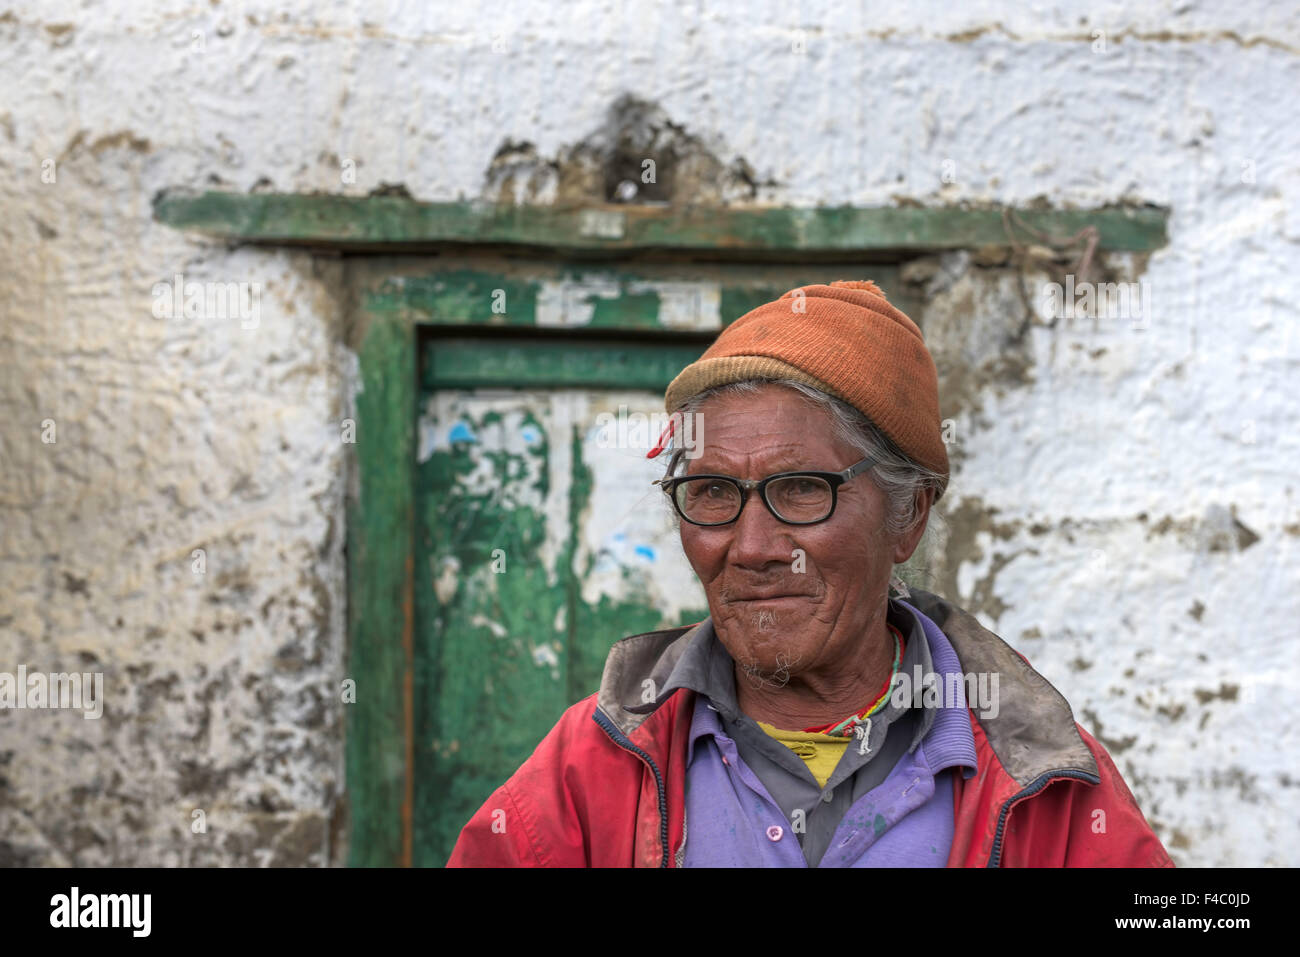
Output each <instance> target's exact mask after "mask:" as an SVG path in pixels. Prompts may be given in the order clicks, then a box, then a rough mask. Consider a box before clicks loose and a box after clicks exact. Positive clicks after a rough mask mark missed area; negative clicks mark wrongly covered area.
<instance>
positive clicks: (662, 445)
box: [646, 417, 676, 459]
mask: <svg viewBox="0 0 1300 957" xmlns="http://www.w3.org/2000/svg"><path fill="white" fill-rule="evenodd" d="M675 424H676V418H675V417H674V418H670V419H669V420H668V428H666V429H664V430H663V431H662V432H660V433H659V441H658V442H656V443H655V447H654V448H652V449H651V450H650V451H649V452H647V453H646V458H648V459H652V458H654V457H655V456H656V455H658V454H659V453H660V452H662V451H663V450H664V449H666V448H667V447H668V439H669V438H670V437H671V436H672V434H673V426H674V425H675Z"/></svg>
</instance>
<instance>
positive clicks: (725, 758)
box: [722, 754, 731, 767]
mask: <svg viewBox="0 0 1300 957" xmlns="http://www.w3.org/2000/svg"><path fill="white" fill-rule="evenodd" d="M722 763H723V764H725V765H726V766H727V767H731V762H730V761H728V760H727V756H726V755H725V754H724V755H723V756H722Z"/></svg>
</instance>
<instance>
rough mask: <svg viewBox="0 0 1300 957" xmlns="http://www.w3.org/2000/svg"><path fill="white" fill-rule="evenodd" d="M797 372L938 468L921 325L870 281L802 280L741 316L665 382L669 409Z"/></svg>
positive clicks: (944, 461) (934, 395) (944, 469)
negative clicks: (722, 389) (720, 389)
mask: <svg viewBox="0 0 1300 957" xmlns="http://www.w3.org/2000/svg"><path fill="white" fill-rule="evenodd" d="M755 378H758V379H773V378H777V379H794V380H796V381H798V382H803V383H805V384H807V385H810V386H813V387H814V388H817V389H820V390H822V391H823V392H826V393H829V394H830V395H833V396H835V397H836V398H838V399H842V400H843V401H845V402H847V403H848V404H849V405H851V406H853V407H854V408H855V409H857V410H858V411H859V412H861V413H862V414H863V415H865V416H867V418H869V419H870V420H871V421H872V422H874V423H875V424H876V425H877V426H878V427H879V428H880V430H881V431H882V432H884V433H885V434H886V435H887V436H889V437H890V438H891V439H893V441H894V442H895V444H897V445H898V447H899V448H900V449H902V450H903V451H904V452H905V453H906V454H907V455H908V456H910V457H911V458H912V459H913V460H914V461H916V462H918V463H920V464H921V465H925V466H927V467H929V468H931V469H934V471H936V472H939V473H940V474H942V475H943V477H944V480H943V486H942V487H940V489H939V490H938V493H937V495H936V498H937V497H938V496H941V495H943V491H944V488H946V487H947V484H948V452H947V450H946V449H945V448H944V445H943V439H942V437H941V434H940V422H939V376H938V373H937V372H936V370H935V367H934V359H933V358H932V357H931V356H930V351H929V350H928V349H927V348H926V347H925V340H924V338H923V337H922V335H921V330H920V329H919V328H918V327H917V325H916V323H914V322H913V321H912V320H911V319H909V318H908V317H907V316H905V315H904V314H903V313H902V312H900V311H899V310H898V309H896V308H894V307H893V306H891V305H890V304H889V302H888V300H886V299H885V294H884V292H882V291H881V289H880V287H879V286H877V285H876V284H875V283H874V282H871V281H870V280H861V281H857V280H853V281H850V280H840V281H838V282H832V283H831V284H830V285H829V286H824V285H813V286H800V287H799V288H797V289H791V290H790V291H789V292H787V293H786V294H785V295H783V296H782V297H781V298H780V299H777V300H776V301H775V302H769V303H766V304H765V305H762V306H759V307H758V308H757V309H753V310H751V311H749V312H747V313H745V315H743V316H741V317H740V318H739V319H737V320H736V321H735V322H733V323H732V324H731V325H729V326H727V328H726V329H724V330H723V331H722V333H721V334H720V335H719V336H718V338H717V339H716V340H714V342H713V345H711V346H709V348H708V350H707V351H706V352H705V353H704V355H702V356H701V357H700V358H699V359H697V360H696V361H695V362H692V363H691V364H690V365H688V366H687V367H686V368H685V369H683V370H682V371H681V373H680V374H679V375H678V376H677V378H675V379H673V381H672V383H671V384H670V385H669V386H668V392H667V393H666V394H665V396H664V405H665V406H666V407H667V410H668V412H669V413H672V412H675V411H676V410H677V409H679V408H680V407H681V406H682V405H683V404H684V403H685V402H686V400H687V399H689V398H691V397H692V396H695V395H698V394H699V393H701V392H703V391H705V390H706V389H711V388H713V387H714V386H718V385H724V384H726V383H729V382H740V381H742V380H745V379H755Z"/></svg>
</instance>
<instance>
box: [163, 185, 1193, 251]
mask: <svg viewBox="0 0 1300 957" xmlns="http://www.w3.org/2000/svg"><path fill="white" fill-rule="evenodd" d="M1015 212H1016V214H1017V216H1018V217H1019V218H1020V220H1021V221H1023V222H1024V223H1026V224H1028V225H1029V226H1030V227H1032V228H1034V229H1036V230H1039V231H1042V232H1047V233H1050V234H1054V235H1060V236H1069V235H1073V234H1075V233H1077V232H1078V231H1079V230H1080V229H1082V228H1083V227H1085V226H1095V227H1096V228H1097V230H1098V232H1099V234H1100V238H1101V246H1102V248H1104V249H1116V250H1132V251H1137V252H1143V251H1147V250H1151V249H1156V248H1158V247H1160V246H1163V245H1164V244H1165V235H1166V234H1165V224H1166V221H1167V219H1168V211H1167V210H1164V209H1160V208H1156V207H1150V206H1141V207H1132V206H1107V207H1101V208H1098V209H1023V210H1016V211H1015ZM154 217H155V218H156V219H157V220H158V221H160V222H163V223H166V224H168V225H170V226H174V227H176V228H178V229H190V230H196V231H199V232H203V233H207V234H210V235H214V236H219V237H221V238H223V239H227V240H238V241H244V242H253V243H275V244H279V245H289V244H303V245H317V246H331V247H335V248H343V249H354V250H374V249H377V248H378V249H391V248H394V247H400V246H412V247H420V248H427V249H434V248H437V247H439V246H442V245H447V244H457V245H463V244H499V245H509V246H523V247H531V248H535V249H539V250H542V249H544V250H548V251H550V252H551V253H552V254H559V255H571V254H578V253H584V252H586V253H591V252H593V251H612V252H618V253H622V254H628V253H632V252H638V251H650V250H659V249H665V248H667V249H693V250H707V251H708V252H710V253H711V254H713V255H715V256H716V255H725V254H733V255H734V254H743V255H748V256H753V255H756V254H760V253H778V254H783V255H785V256H787V257H788V256H789V255H791V254H796V253H802V254H807V253H822V254H826V253H832V252H837V251H839V252H861V251H867V250H903V251H910V252H924V251H932V250H939V249H958V248H974V247H978V246H987V245H1007V244H1008V238H1007V234H1006V228H1005V227H1004V225H1003V218H1002V208H1001V207H994V206H983V207H970V206H966V207H964V208H963V207H952V206H940V207H924V206H878V207H855V206H838V207H818V208H805V209H798V208H790V207H771V208H745V207H718V208H711V207H702V206H685V205H681V206H673V205H664V206H623V205H596V206H589V207H574V206H537V205H511V204H495V203H485V202H454V203H423V202H418V201H416V200H413V199H407V198H404V197H397V196H365V197H360V196H338V195H328V194H325V195H320V194H316V195H303V194H293V193H291V194H276V193H252V194H246V193H226V192H216V191H209V192H202V193H192V192H184V191H179V190H171V191H165V192H164V193H162V194H160V195H159V196H158V197H157V198H155V200H154Z"/></svg>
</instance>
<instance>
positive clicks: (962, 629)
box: [447, 591, 1173, 867]
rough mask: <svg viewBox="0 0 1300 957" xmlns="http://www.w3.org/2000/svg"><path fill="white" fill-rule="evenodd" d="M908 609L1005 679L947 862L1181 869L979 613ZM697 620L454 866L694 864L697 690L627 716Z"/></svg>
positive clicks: (598, 712)
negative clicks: (690, 811) (690, 755)
mask: <svg viewBox="0 0 1300 957" xmlns="http://www.w3.org/2000/svg"><path fill="white" fill-rule="evenodd" d="M907 600H908V603H909V604H911V605H912V606H913V607H915V608H917V609H918V610H919V611H921V613H922V614H924V615H926V616H927V617H928V618H930V620H931V621H933V622H934V623H935V624H936V625H938V626H939V627H940V628H941V629H942V630H943V632H944V634H945V635H946V636H947V637H948V639H949V641H950V642H951V643H952V646H953V650H954V651H955V652H956V653H957V657H958V660H959V661H960V663H961V667H962V671H963V672H965V673H971V672H975V673H980V672H988V673H996V674H998V675H999V683H1000V685H999V689H998V691H999V709H998V713H997V716H996V717H993V718H982V717H980V716H979V714H978V713H977V712H976V711H973V710H970V711H968V714H969V715H970V720H971V728H972V730H973V731H974V734H975V752H976V757H977V761H978V770H977V772H976V774H975V775H974V776H973V777H972V778H970V779H969V780H967V779H966V778H965V777H963V775H962V774H961V773H960V772H958V773H954V774H953V775H952V778H953V779H954V780H953V796H954V802H953V808H954V817H955V820H954V834H953V842H952V850H951V853H950V854H949V855H948V866H949V867H1172V866H1173V862H1172V861H1171V860H1170V858H1169V855H1168V853H1166V851H1165V849H1164V847H1163V846H1162V845H1161V843H1160V840H1159V839H1158V838H1157V837H1156V836H1155V834H1154V833H1153V832H1152V830H1151V828H1150V826H1149V825H1148V824H1147V822H1146V819H1145V818H1144V817H1143V816H1142V812H1141V810H1139V808H1138V806H1137V803H1136V802H1135V801H1134V800H1133V795H1132V794H1131V793H1129V789H1128V788H1127V787H1126V786H1125V784H1124V781H1123V779H1122V778H1121V777H1120V774H1119V771H1117V770H1116V768H1115V765H1114V763H1113V762H1112V761H1111V759H1110V755H1108V754H1107V753H1106V750H1105V749H1104V748H1103V747H1102V746H1101V745H1100V744H1098V743H1097V741H1096V740H1094V739H1093V737H1092V736H1091V735H1089V734H1088V732H1086V731H1084V730H1083V728H1082V727H1080V726H1079V725H1078V724H1077V723H1076V722H1075V721H1074V717H1073V715H1072V713H1071V711H1070V706H1069V704H1067V703H1066V701H1065V699H1064V698H1063V697H1061V694H1060V692H1058V691H1057V690H1056V689H1055V688H1053V687H1052V686H1051V685H1050V684H1048V683H1047V681H1046V679H1044V678H1043V677H1042V676H1041V675H1039V674H1038V673H1037V672H1036V671H1034V670H1033V669H1032V668H1031V667H1030V666H1029V663H1028V661H1027V660H1025V659H1024V658H1023V656H1021V655H1019V654H1018V653H1016V652H1015V651H1014V650H1013V649H1012V648H1011V647H1010V646H1009V645H1007V644H1006V643H1005V642H1004V641H1002V639H1000V638H999V637H998V636H997V635H994V634H993V633H992V632H990V631H988V630H987V629H985V628H984V627H983V626H982V625H980V624H979V622H978V621H977V620H976V619H975V618H974V616H972V615H970V614H968V613H967V612H965V611H963V610H961V609H960V608H957V607H956V606H954V605H951V604H949V603H948V602H946V601H944V600H943V599H940V598H938V597H936V596H934V595H931V594H929V593H927V592H922V591H913V592H912V593H911V595H910V596H909V597H908V599H907ZM699 627H700V626H699V625H696V626H693V627H690V628H676V629H671V630H668V631H657V632H650V633H649V634H645V635H637V636H635V637H632V638H625V639H623V640H622V641H620V642H617V643H616V644H615V645H614V647H613V648H612V649H611V650H610V654H609V659H608V660H607V661H606V663H605V672H604V676H603V678H602V679H601V687H600V691H598V692H597V693H596V694H594V695H592V696H591V697H589V698H585V699H583V700H582V701H580V702H578V703H577V704H575V705H574V706H573V707H571V708H569V709H568V710H567V711H565V713H564V715H563V716H562V717H561V718H560V720H559V722H558V723H557V724H556V725H555V727H554V728H553V729H552V730H551V731H550V733H549V734H547V735H546V737H545V738H544V739H543V740H542V742H541V744H539V745H538V746H537V749H536V750H535V751H534V752H533V754H532V756H531V757H530V758H529V759H528V760H527V761H525V762H524V764H523V766H522V767H520V768H519V770H518V771H516V772H515V773H514V775H512V776H511V778H510V780H508V781H506V783H505V784H503V785H502V786H501V787H500V788H498V789H497V790H496V791H495V792H494V793H493V794H492V796H491V797H489V798H488V800H487V801H486V803H484V805H483V806H482V807H481V808H480V809H479V810H478V812H477V813H476V814H475V815H474V816H473V817H472V818H471V819H470V821H469V823H468V824H466V825H465V828H464V829H463V830H462V831H461V834H460V838H459V840H458V841H457V842H456V847H455V848H454V849H453V851H452V854H451V858H450V860H448V862H447V864H448V866H449V867H467V866H479V867H509V866H531V867H680V866H681V863H682V859H683V855H684V854H685V842H684V840H683V838H684V836H686V835H687V833H688V828H689V824H688V822H687V821H686V820H685V799H684V785H685V780H686V766H685V764H686V743H687V740H688V736H689V733H690V727H691V718H692V715H693V713H694V703H695V693H694V692H692V691H690V690H688V689H682V690H679V691H677V692H676V693H674V694H672V695H671V696H669V697H668V698H666V699H665V700H664V701H663V702H662V703H661V704H660V706H659V707H658V708H657V709H655V710H654V711H653V712H651V713H650V714H649V715H640V714H634V713H632V712H629V711H626V710H624V708H623V707H622V704H630V705H636V704H639V703H640V700H641V689H642V682H643V681H644V680H645V679H646V678H651V679H653V680H654V681H655V687H663V685H664V683H665V681H666V679H667V676H668V674H669V672H671V670H672V666H673V665H674V664H675V663H676V661H677V658H678V657H679V656H680V654H681V652H682V650H683V649H684V648H685V647H686V644H687V643H688V642H689V641H690V639H691V637H692V636H693V635H694V632H695V629H697V628H699Z"/></svg>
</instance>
